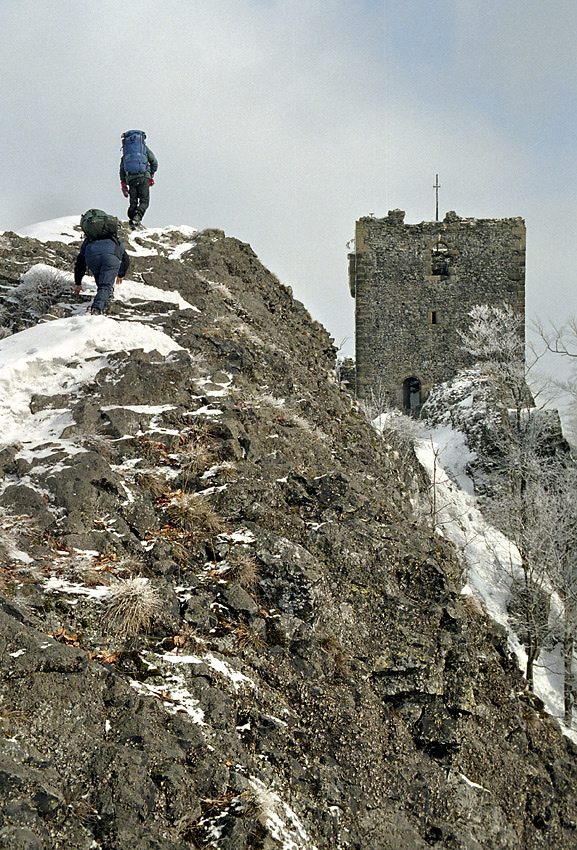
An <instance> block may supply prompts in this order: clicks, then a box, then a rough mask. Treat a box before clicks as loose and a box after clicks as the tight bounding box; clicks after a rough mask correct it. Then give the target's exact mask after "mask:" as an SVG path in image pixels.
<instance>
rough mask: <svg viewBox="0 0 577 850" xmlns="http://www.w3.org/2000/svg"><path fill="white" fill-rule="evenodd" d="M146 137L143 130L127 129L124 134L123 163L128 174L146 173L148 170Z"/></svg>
mask: <svg viewBox="0 0 577 850" xmlns="http://www.w3.org/2000/svg"><path fill="white" fill-rule="evenodd" d="M145 139H146V133H145V132H144V131H143V130H127V131H126V133H123V134H122V163H123V165H124V170H125V172H126V174H144V172H145V171H146V170H147V168H148V157H147V155H146V143H145V141H144V140H145Z"/></svg>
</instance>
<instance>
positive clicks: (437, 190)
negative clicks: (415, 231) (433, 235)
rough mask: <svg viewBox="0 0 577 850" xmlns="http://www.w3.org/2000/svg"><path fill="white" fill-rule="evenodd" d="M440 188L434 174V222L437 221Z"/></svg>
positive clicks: (436, 176) (437, 177)
mask: <svg viewBox="0 0 577 850" xmlns="http://www.w3.org/2000/svg"><path fill="white" fill-rule="evenodd" d="M440 188H441V184H440V183H439V175H438V174H435V185H434V186H433V189H434V190H435V221H438V220H439V189H440Z"/></svg>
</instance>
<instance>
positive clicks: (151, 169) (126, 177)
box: [120, 145, 158, 183]
mask: <svg viewBox="0 0 577 850" xmlns="http://www.w3.org/2000/svg"><path fill="white" fill-rule="evenodd" d="M146 158H147V160H148V168H147V169H146V171H145V172H143V173H140V174H127V173H126V171H125V170H124V157H122V158H121V159H120V182H121V183H130V182H131V180H136V178H137V177H147V178H148V179H149V180H150V178H151V177H152V175H153V174H156V172H157V171H158V160H157V159H156V157H155V156H154V154H153V153H152V151H151V150H150V148H149V147H148V145H147V146H146Z"/></svg>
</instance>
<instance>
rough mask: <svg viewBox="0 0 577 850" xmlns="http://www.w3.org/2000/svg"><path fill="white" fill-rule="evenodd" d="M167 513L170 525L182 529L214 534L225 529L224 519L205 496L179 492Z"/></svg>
mask: <svg viewBox="0 0 577 850" xmlns="http://www.w3.org/2000/svg"><path fill="white" fill-rule="evenodd" d="M165 515H166V519H167V520H168V522H169V523H170V525H172V526H174V527H175V528H178V529H180V530H181V531H192V532H200V533H202V534H207V535H214V534H220V533H221V532H222V531H224V530H225V524H224V521H223V520H222V518H221V517H220V516H219V515H218V514H217V513H216V512H215V510H214V509H213V507H212V505H211V504H210V502H209V501H208V500H207V499H206V498H204V497H203V496H193V495H187V494H179V496H178V498H174V499H173V501H172V502H171V503H170V504H169V505H168V506H167V508H166V510H165Z"/></svg>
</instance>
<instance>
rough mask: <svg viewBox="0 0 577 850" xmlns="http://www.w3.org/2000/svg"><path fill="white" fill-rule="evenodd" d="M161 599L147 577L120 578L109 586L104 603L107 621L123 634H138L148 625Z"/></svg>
mask: <svg viewBox="0 0 577 850" xmlns="http://www.w3.org/2000/svg"><path fill="white" fill-rule="evenodd" d="M161 602H162V599H161V597H160V595H159V593H158V591H157V589H156V588H155V587H154V585H152V584H151V583H150V581H149V579H147V578H142V577H141V576H137V577H135V578H129V579H125V580H122V579H121V580H120V581H119V582H118V584H116V585H114V586H113V587H111V588H110V593H109V595H108V598H107V599H106V601H105V603H104V615H105V617H106V620H107V622H108V623H111V624H112V626H113V627H114V628H116V629H117V630H118V631H119V632H121V633H124V634H138V633H139V632H141V631H145V630H146V629H148V627H149V626H150V624H151V622H152V621H153V619H154V617H155V615H156V614H157V613H158V611H159V610H160V606H161Z"/></svg>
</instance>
